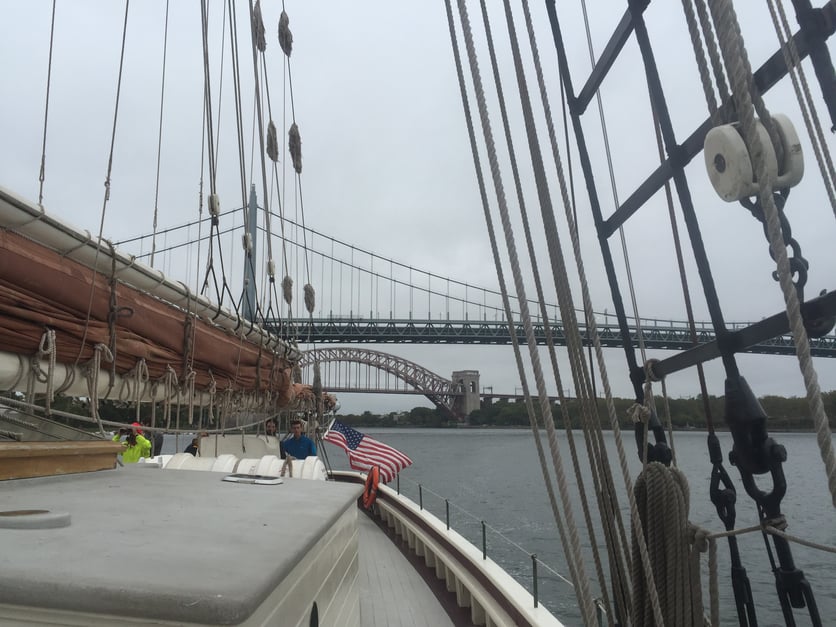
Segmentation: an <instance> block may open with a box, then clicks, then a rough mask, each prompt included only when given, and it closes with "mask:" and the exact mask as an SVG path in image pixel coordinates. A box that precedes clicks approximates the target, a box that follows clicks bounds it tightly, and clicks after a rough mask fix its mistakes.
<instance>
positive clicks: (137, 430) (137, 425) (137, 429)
mask: <svg viewBox="0 0 836 627" xmlns="http://www.w3.org/2000/svg"><path fill="white" fill-rule="evenodd" d="M131 426H132V427H136V432H137V433H139V434H140V435H141V434H142V429H140V427H141V426H142V425H141V424H139V423H138V422H132V423H131Z"/></svg>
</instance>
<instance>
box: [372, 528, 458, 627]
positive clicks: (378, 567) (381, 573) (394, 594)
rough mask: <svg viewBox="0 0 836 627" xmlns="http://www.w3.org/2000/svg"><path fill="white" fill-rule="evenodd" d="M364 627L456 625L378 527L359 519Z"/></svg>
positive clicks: (427, 586) (443, 626)
mask: <svg viewBox="0 0 836 627" xmlns="http://www.w3.org/2000/svg"><path fill="white" fill-rule="evenodd" d="M358 523H359V524H358V527H359V529H360V546H361V549H360V574H359V582H360V617H361V620H362V624H363V627H413V626H421V625H427V626H432V627H435V626H438V627H447V626H448V625H449V626H452V625H455V624H456V623H454V622H453V621H452V620H451V619H450V616H449V615H448V614H447V612H446V611H445V609H444V607H443V606H442V605H441V603H440V602H439V600H438V598H437V597H436V596H435V594H434V593H433V591H432V590H431V589H430V587H429V585H428V584H427V583H426V581H424V579H423V578H422V577H421V576H420V575H419V574H418V572H417V571H416V570H415V568H413V566H412V564H410V563H409V560H408V559H407V558H406V557H405V556H404V555H403V553H401V552H400V551H399V550H398V547H396V546H395V545H394V544H393V543H392V542H390V541H389V539H388V538H387V537H385V536H384V534H383V532H382V531H381V530H380V529H379V528H378V527H377V525H376V524H375V523H374V522H373V521H372V520H371V519H370V518H369V517H368V516H364V515H362V514H361V515H360V516H359V520H358Z"/></svg>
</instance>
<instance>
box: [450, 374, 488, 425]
mask: <svg viewBox="0 0 836 627" xmlns="http://www.w3.org/2000/svg"><path fill="white" fill-rule="evenodd" d="M450 379H451V380H452V381H453V386H454V387H456V388H457V389H459V390H461V391H462V392H463V395H462V396H457V397H456V399H455V401H454V402H453V413H455V414H456V415H457V416H460V417H462V418H466V417H467V416H469V415H470V412H472V411H476V410H477V409H479V407H480V406H481V398H480V396H479V390H480V388H479V371H478V370H458V371H456V372H454V373H453V374H452V375H451V376H450Z"/></svg>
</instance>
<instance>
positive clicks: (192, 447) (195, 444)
mask: <svg viewBox="0 0 836 627" xmlns="http://www.w3.org/2000/svg"><path fill="white" fill-rule="evenodd" d="M199 448H200V438H195V439H193V440H192V443H191V444H189V445H188V446H187V447H186V450H184V451H183V452H184V453H191V454H192V455H194V456H195V457H197V451H198V449H199Z"/></svg>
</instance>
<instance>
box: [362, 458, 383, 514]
mask: <svg viewBox="0 0 836 627" xmlns="http://www.w3.org/2000/svg"><path fill="white" fill-rule="evenodd" d="M379 483H380V469H379V468H378V467H377V466H374V467H372V468H371V470H369V473H368V474H367V475H366V486H365V489H364V490H363V507H365V508H366V509H371V508H372V505H374V502H375V499H377V486H378V484H379Z"/></svg>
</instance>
